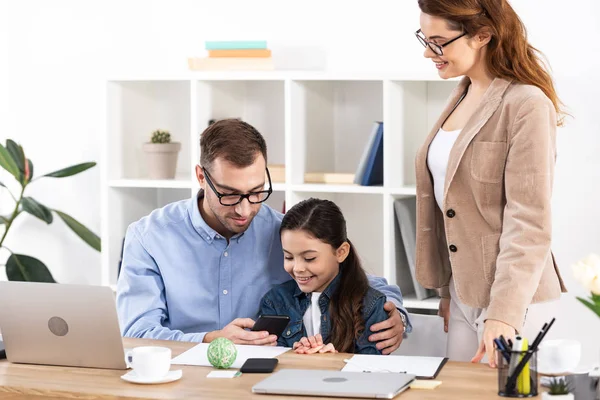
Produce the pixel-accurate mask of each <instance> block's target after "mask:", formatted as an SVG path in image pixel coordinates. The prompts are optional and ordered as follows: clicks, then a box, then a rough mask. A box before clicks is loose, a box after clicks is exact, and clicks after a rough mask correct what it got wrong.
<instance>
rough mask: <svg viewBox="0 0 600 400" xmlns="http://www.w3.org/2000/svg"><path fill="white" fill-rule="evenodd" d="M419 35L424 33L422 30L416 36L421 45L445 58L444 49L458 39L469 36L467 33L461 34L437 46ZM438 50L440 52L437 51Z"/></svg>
mask: <svg viewBox="0 0 600 400" xmlns="http://www.w3.org/2000/svg"><path fill="white" fill-rule="evenodd" d="M419 33H423V32H421V29H419V30H417V31H416V32H415V36H416V37H417V39H418V40H419V43H421V44H422V45H423V47H428V46H429V48H430V49H431V51H433V52H434V53H435V54H437V55H438V56H443V55H444V50H443V48H444V47H446V46H448V45H449V44H451V43H453V42H455V41H457V40H458V39H460V38H461V37H463V36H465V35H466V34H467V32H463V33H461V34H460V35H459V36H457V37H455V38H454V39H450V40H448V41H447V42H446V43H444V44H437V43H433V42H430V41H428V40H427V39H425V38H424V37H423V36H421V35H419ZM436 49H437V50H438V51H439V52H438V51H436Z"/></svg>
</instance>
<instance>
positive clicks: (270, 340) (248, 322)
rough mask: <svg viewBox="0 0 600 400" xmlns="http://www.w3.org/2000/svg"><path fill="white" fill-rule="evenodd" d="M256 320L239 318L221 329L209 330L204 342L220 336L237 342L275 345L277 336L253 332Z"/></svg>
mask: <svg viewBox="0 0 600 400" xmlns="http://www.w3.org/2000/svg"><path fill="white" fill-rule="evenodd" d="M253 326H254V321H253V320H252V319H250V318H237V319H234V320H233V321H231V323H229V325H227V326H226V327H225V328H223V329H222V330H220V331H213V332H209V333H207V334H206V335H205V336H204V343H210V342H212V341H213V340H215V339H216V338H218V337H225V338H227V339H229V340H231V341H232V342H233V343H235V344H253V345H267V346H275V345H276V344H277V336H275V335H269V332H265V331H262V332H252V331H247V330H246V328H248V329H252V327H253Z"/></svg>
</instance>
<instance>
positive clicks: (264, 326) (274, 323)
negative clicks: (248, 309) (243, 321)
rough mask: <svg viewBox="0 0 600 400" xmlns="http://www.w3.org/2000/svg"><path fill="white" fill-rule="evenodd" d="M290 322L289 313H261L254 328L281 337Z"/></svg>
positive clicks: (256, 330)
mask: <svg viewBox="0 0 600 400" xmlns="http://www.w3.org/2000/svg"><path fill="white" fill-rule="evenodd" d="M289 322H290V317H288V316H287V315H261V316H260V317H258V319H257V320H256V322H255V323H254V327H253V328H252V330H253V331H255V332H260V331H267V332H269V334H270V335H275V336H277V337H280V336H281V335H282V334H283V331H285V328H286V327H287V326H288V324H289Z"/></svg>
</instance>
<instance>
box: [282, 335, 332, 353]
mask: <svg viewBox="0 0 600 400" xmlns="http://www.w3.org/2000/svg"><path fill="white" fill-rule="evenodd" d="M292 349H293V350H294V351H295V352H296V353H297V354H314V353H337V350H335V348H334V347H333V344H331V343H329V344H327V345H324V344H323V337H322V336H321V334H320V333H319V334H317V335H315V336H310V337H308V338H306V337H303V338H302V339H300V341H299V342H296V343H294V345H293V346H292Z"/></svg>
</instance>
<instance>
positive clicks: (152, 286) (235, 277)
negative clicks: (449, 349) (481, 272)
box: [117, 191, 411, 342]
mask: <svg viewBox="0 0 600 400" xmlns="http://www.w3.org/2000/svg"><path fill="white" fill-rule="evenodd" d="M198 195H199V196H202V191H200V192H199V194H198ZM197 200H198V198H197V196H193V197H192V198H191V199H189V200H182V201H179V202H175V203H171V204H168V205H166V206H165V207H163V208H160V209H157V210H154V211H153V212H152V213H150V215H148V216H146V217H144V218H142V219H140V220H139V221H137V222H134V223H133V224H131V225H130V226H129V227H128V229H127V234H126V236H125V245H124V251H123V262H122V267H121V273H120V276H119V279H118V284H117V311H118V315H119V323H120V326H121V331H122V334H123V336H126V337H136V338H149V339H163V340H180V341H190V342H202V340H203V339H204V335H205V334H206V333H207V332H211V331H215V330H219V329H223V328H224V327H225V326H226V325H227V324H229V323H230V322H231V321H233V320H234V319H236V318H246V317H247V318H252V319H256V317H257V314H258V310H259V306H260V300H261V298H262V297H263V296H264V295H265V293H267V292H268V291H269V290H270V289H271V288H272V287H273V286H275V285H278V284H280V283H283V282H285V281H288V280H289V279H290V275H289V274H288V273H287V272H285V270H284V268H283V250H282V248H281V240H280V236H279V227H280V225H281V219H282V218H283V214H281V213H279V212H277V211H275V210H273V209H272V208H270V207H269V206H267V205H266V204H263V205H262V206H261V208H260V211H259V212H258V214H257V215H256V216H255V217H254V219H253V220H252V222H251V223H250V226H249V227H248V229H247V230H246V231H245V232H244V233H241V234H238V235H235V236H233V237H232V238H231V239H230V241H229V243H228V242H227V240H226V239H225V238H224V237H222V236H221V235H220V234H219V233H217V232H216V231H215V230H214V229H212V228H211V227H210V226H208V225H207V224H206V222H205V221H204V219H203V218H202V216H201V215H200V210H199V209H198V201H197ZM369 281H370V284H371V286H372V287H373V288H375V289H377V290H379V291H381V292H382V293H384V294H385V295H386V297H387V298H388V300H391V301H393V302H394V304H396V307H397V308H398V309H399V310H400V311H401V312H403V313H404V314H405V315H408V314H407V313H406V310H405V309H404V307H403V306H402V295H401V293H400V289H399V288H398V287H397V286H395V285H394V286H392V285H387V282H386V281H385V279H383V278H378V277H373V276H369ZM408 325H409V326H407V332H410V330H411V326H410V323H409V324H408Z"/></svg>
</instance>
